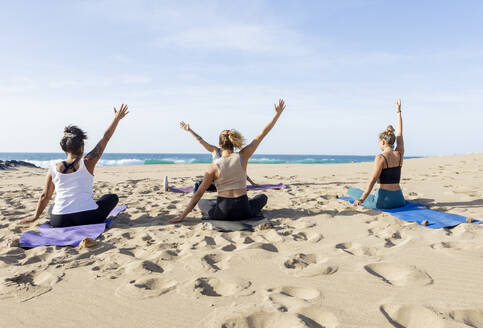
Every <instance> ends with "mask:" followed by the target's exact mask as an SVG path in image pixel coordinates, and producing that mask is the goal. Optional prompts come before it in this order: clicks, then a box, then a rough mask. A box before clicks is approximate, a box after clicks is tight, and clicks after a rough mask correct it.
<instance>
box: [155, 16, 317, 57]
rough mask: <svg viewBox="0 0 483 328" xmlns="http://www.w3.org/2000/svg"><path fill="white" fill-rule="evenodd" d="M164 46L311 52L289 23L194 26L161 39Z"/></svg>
mask: <svg viewBox="0 0 483 328" xmlns="http://www.w3.org/2000/svg"><path fill="white" fill-rule="evenodd" d="M158 44H159V45H161V46H172V45H174V46H178V47H183V48H197V49H205V50H236V51H246V52H251V53H259V54H260V53H261V54H263V53H277V54H278V55H281V56H284V55H303V54H305V53H307V52H308V49H307V46H306V44H304V43H303V42H302V41H301V37H300V36H299V35H298V34H297V33H295V32H294V31H292V30H289V29H287V28H285V27H270V26H262V25H255V24H228V25H223V24H221V25H218V26H214V27H202V26H199V27H190V28H189V29H186V30H185V31H181V32H178V33H175V34H172V35H169V36H166V37H163V38H161V39H160V40H159V42H158Z"/></svg>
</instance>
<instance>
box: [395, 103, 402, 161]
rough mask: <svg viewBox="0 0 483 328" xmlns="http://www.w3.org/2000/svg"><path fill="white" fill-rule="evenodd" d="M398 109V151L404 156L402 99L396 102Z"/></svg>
mask: <svg viewBox="0 0 483 328" xmlns="http://www.w3.org/2000/svg"><path fill="white" fill-rule="evenodd" d="M396 107H397V130H396V142H397V145H396V151H398V152H400V153H401V156H404V139H403V124H402V114H401V99H399V98H398V99H397V100H396Z"/></svg>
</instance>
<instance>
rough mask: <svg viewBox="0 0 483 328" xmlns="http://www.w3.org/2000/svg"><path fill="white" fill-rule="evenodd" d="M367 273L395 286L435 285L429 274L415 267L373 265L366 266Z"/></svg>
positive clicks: (389, 264) (387, 264)
mask: <svg viewBox="0 0 483 328" xmlns="http://www.w3.org/2000/svg"><path fill="white" fill-rule="evenodd" d="M364 269H366V271H367V272H369V273H370V274H372V275H374V276H376V277H378V278H381V279H382V280H383V281H384V282H385V283H388V284H390V285H393V286H425V285H430V284H432V283H433V279H432V278H431V276H430V275H429V274H427V273H426V272H424V271H421V270H420V269H418V268H416V267H415V266H410V265H404V264H396V263H373V264H368V265H366V266H364Z"/></svg>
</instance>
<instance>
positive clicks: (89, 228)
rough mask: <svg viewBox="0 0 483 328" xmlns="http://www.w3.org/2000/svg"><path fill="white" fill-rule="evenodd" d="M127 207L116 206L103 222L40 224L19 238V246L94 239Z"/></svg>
mask: <svg viewBox="0 0 483 328" xmlns="http://www.w3.org/2000/svg"><path fill="white" fill-rule="evenodd" d="M126 208H127V206H126V205H122V206H118V207H116V208H114V209H113V210H112V211H111V213H109V216H108V218H107V219H106V222H105V223H98V224H87V225H80V226H73V227H65V228H52V226H51V225H50V224H48V223H45V224H42V225H41V226H40V227H39V229H38V231H28V232H26V233H24V234H23V235H22V236H21V237H20V240H19V246H20V247H26V248H32V247H38V246H77V245H79V243H80V242H81V241H82V239H84V238H91V239H96V238H97V237H99V236H100V235H101V234H102V233H103V232H104V230H106V227H107V228H108V227H109V225H110V223H111V221H112V219H113V218H114V217H115V216H117V215H118V214H119V213H121V212H122V211H124V210H125V209H126Z"/></svg>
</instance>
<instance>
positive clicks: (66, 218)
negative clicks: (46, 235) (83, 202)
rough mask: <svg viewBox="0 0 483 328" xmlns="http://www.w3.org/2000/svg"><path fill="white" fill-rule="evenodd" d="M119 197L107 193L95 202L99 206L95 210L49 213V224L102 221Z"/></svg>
mask: <svg viewBox="0 0 483 328" xmlns="http://www.w3.org/2000/svg"><path fill="white" fill-rule="evenodd" d="M118 202H119V198H118V197H117V195H115V194H107V195H104V196H102V197H101V198H99V200H98V201H97V202H96V203H97V205H99V207H98V208H97V209H95V210H90V211H83V212H77V213H70V214H51V215H50V225H52V226H53V227H70V226H77V225H84V224H95V223H102V222H104V221H105V220H106V218H107V216H108V215H109V213H110V212H111V211H112V210H113V209H114V207H116V205H117V203H118Z"/></svg>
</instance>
